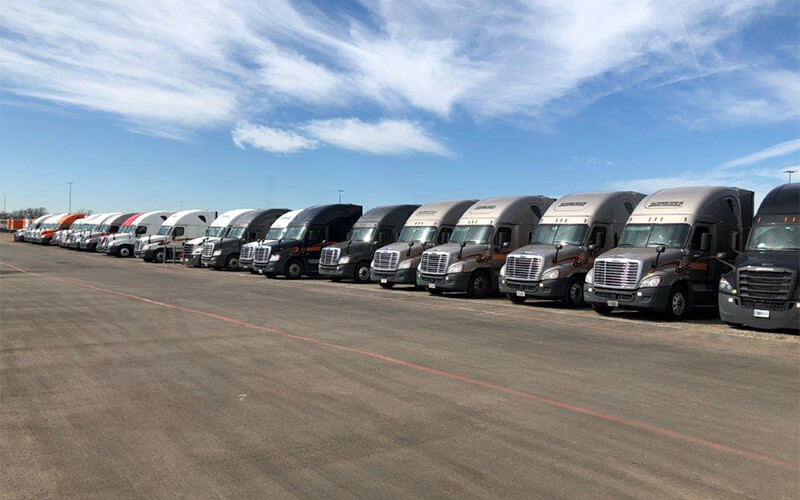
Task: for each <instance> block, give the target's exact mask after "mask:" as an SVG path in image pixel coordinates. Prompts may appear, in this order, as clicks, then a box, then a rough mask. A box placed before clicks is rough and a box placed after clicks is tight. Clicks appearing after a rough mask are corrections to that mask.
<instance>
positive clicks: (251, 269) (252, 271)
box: [248, 267, 258, 274]
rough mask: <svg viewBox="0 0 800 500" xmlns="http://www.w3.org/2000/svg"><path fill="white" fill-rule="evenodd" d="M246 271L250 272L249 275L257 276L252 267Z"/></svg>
mask: <svg viewBox="0 0 800 500" xmlns="http://www.w3.org/2000/svg"><path fill="white" fill-rule="evenodd" d="M248 271H250V274H258V271H256V270H255V269H253V268H252V267H251V268H250V269H248Z"/></svg>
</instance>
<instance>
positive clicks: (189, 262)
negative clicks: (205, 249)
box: [181, 253, 202, 267]
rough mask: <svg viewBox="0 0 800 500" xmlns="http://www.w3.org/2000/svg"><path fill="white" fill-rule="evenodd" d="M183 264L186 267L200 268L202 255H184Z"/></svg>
mask: <svg viewBox="0 0 800 500" xmlns="http://www.w3.org/2000/svg"><path fill="white" fill-rule="evenodd" d="M181 263H182V264H183V265H184V266H190V267H200V265H201V264H202V255H201V254H199V253H193V254H191V255H185V254H184V256H183V259H181Z"/></svg>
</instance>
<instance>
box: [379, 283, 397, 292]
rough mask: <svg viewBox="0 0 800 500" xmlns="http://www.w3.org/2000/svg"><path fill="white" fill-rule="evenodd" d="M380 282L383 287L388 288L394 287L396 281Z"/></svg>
mask: <svg viewBox="0 0 800 500" xmlns="http://www.w3.org/2000/svg"><path fill="white" fill-rule="evenodd" d="M378 284H379V285H380V286H381V288H385V289H387V290H389V289H390V288H392V287H394V283H378Z"/></svg>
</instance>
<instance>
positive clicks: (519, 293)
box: [517, 290, 525, 297]
mask: <svg viewBox="0 0 800 500" xmlns="http://www.w3.org/2000/svg"><path fill="white" fill-rule="evenodd" d="M524 296H525V292H523V291H522V290H517V297H524Z"/></svg>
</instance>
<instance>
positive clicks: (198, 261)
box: [182, 208, 255, 267]
mask: <svg viewBox="0 0 800 500" xmlns="http://www.w3.org/2000/svg"><path fill="white" fill-rule="evenodd" d="M253 210H255V209H253V208H238V209H236V210H228V211H227V212H222V214H220V215H219V217H217V218H216V219H214V220H213V221H212V222H211V225H210V226H208V227H207V228H206V231H205V233H204V234H203V235H202V236H200V237H199V238H194V239H191V240H189V241H187V242H186V243H184V244H183V259H182V262H183V265H184V266H190V267H200V266H201V265H202V253H203V243H205V242H206V241H208V240H210V239H212V238H222V237H224V236H225V234H226V233H227V232H228V230H230V228H231V226H232V225H233V223H234V222H235V221H236V219H237V218H238V217H240V216H242V215H245V214H247V213H250V212H252V211H253Z"/></svg>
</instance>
